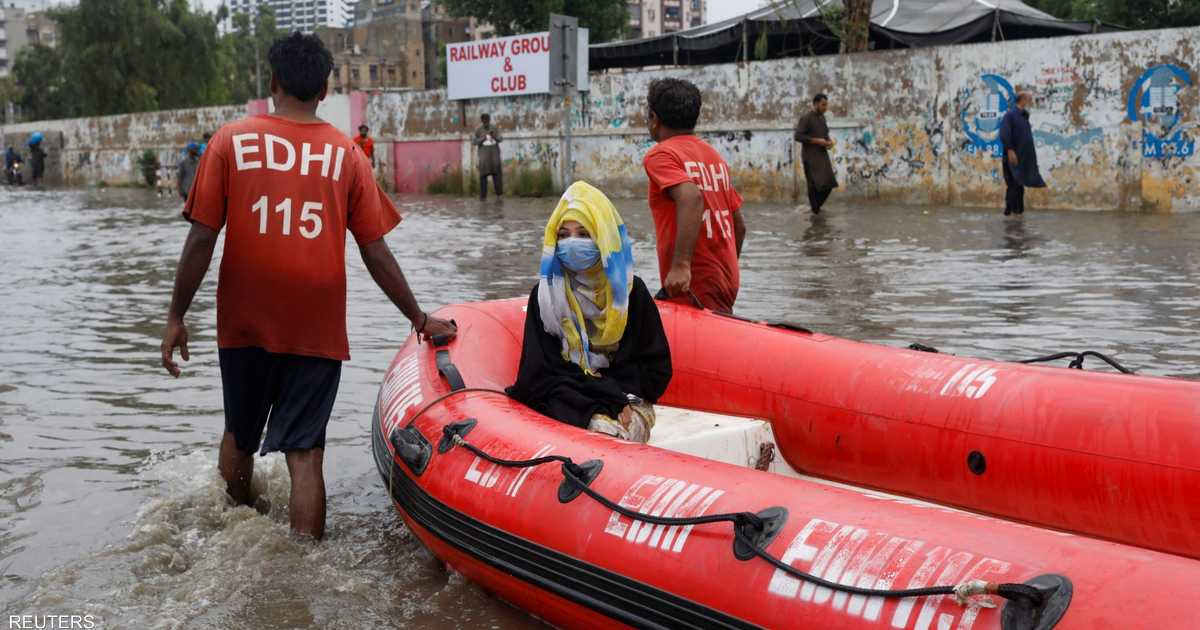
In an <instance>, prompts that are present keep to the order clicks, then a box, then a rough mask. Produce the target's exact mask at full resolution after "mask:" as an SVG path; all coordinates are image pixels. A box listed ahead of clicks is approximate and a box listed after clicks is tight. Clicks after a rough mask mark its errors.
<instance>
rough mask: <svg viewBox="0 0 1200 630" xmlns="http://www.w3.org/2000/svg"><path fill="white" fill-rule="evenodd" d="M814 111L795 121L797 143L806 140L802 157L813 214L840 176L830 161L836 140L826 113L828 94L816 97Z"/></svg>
mask: <svg viewBox="0 0 1200 630" xmlns="http://www.w3.org/2000/svg"><path fill="white" fill-rule="evenodd" d="M812 102H813V108H812V111H810V112H808V113H807V114H805V115H803V116H801V117H800V121H799V122H797V123H796V133H795V138H796V142H800V143H803V145H804V146H803V147H801V149H800V160H801V163H802V165H803V166H804V181H805V183H806V184H808V205H809V207H810V208H811V209H812V213H813V214H819V213H820V212H821V206H823V205H825V200H827V199H829V195H830V194H831V193H832V192H833V189H834V188H837V186H838V183H837V176H836V175H835V174H834V172H833V162H830V161H829V149H831V148H833V139H832V138H830V137H829V123H827V122H825V112H827V111H829V97H828V96H825V95H824V94H818V95H816V96H814V97H813V101H812Z"/></svg>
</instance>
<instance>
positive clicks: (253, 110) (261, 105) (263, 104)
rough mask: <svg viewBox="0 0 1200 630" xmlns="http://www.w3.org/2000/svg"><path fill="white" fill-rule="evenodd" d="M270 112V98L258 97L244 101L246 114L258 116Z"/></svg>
mask: <svg viewBox="0 0 1200 630" xmlns="http://www.w3.org/2000/svg"><path fill="white" fill-rule="evenodd" d="M269 113H271V99H267V98H259V99H251V100H249V101H246V115H247V116H258V115H259V114H269Z"/></svg>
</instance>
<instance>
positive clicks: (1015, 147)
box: [1000, 92, 1046, 216]
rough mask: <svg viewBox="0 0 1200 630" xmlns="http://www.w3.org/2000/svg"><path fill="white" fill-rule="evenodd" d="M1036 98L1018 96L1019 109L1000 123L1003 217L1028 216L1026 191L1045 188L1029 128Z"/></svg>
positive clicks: (1005, 115) (1010, 110)
mask: <svg viewBox="0 0 1200 630" xmlns="http://www.w3.org/2000/svg"><path fill="white" fill-rule="evenodd" d="M1032 104H1033V95H1032V94H1030V93H1029V92H1020V93H1018V94H1017V103H1016V106H1015V107H1013V108H1011V109H1009V110H1008V112H1006V113H1005V114H1004V120H1002V121H1000V144H1001V146H1002V147H1003V149H1004V158H1003V169H1004V185H1005V188H1006V190H1005V192H1004V215H1005V216H1008V215H1011V214H1024V213H1025V189H1026V188H1045V187H1046V182H1045V181H1044V180H1043V179H1042V174H1041V172H1040V171H1038V162H1037V149H1036V148H1035V147H1034V146H1033V128H1032V127H1031V126H1030V124H1029V106H1030V105H1032Z"/></svg>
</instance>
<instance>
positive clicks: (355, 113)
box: [350, 92, 369, 134]
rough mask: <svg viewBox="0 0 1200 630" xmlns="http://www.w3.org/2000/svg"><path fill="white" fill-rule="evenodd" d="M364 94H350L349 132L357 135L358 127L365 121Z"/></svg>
mask: <svg viewBox="0 0 1200 630" xmlns="http://www.w3.org/2000/svg"><path fill="white" fill-rule="evenodd" d="M368 96H369V95H368V94H367V93H366V92H351V93H350V132H351V133H354V134H356V133H358V126H359V125H361V124H363V121H365V120H366V119H367V99H368Z"/></svg>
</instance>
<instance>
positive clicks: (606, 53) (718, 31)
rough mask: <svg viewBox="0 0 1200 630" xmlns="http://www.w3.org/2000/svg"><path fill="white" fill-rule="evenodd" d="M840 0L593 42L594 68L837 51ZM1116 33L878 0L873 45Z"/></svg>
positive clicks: (1010, 8) (968, 5) (1015, 10)
mask: <svg viewBox="0 0 1200 630" xmlns="http://www.w3.org/2000/svg"><path fill="white" fill-rule="evenodd" d="M838 5H839V2H838V0H791V1H787V2H781V3H777V4H775V5H773V6H768V7H764V8H762V9H758V10H756V11H751V12H750V13H747V14H745V15H742V16H739V17H736V18H731V19H728V20H724V21H722V22H717V23H714V24H708V25H705V26H698V27H695V28H690V29H687V30H683V31H678V32H675V33H668V34H666V35H660V36H658V37H647V38H642V39H634V40H627V41H619V42H608V43H604V44H594V45H592V46H590V47H589V63H590V66H591V69H592V70H603V69H605V68H631V67H641V66H653V65H697V64H708V63H727V62H733V61H742V60H744V59H746V58H751V59H755V58H778V57H794V56H808V55H824V54H834V53H837V52H838V51H839V50H840V47H841V42H840V41H839V40H838V38H837V36H836V35H835V34H834V33H833V32H832V31H831V30H830V29H829V28H828V27H827V26H826V25H825V22H824V21H823V16H824V15H825V14H827V13H828V12H829V11H830V9H836V7H838ZM1112 30H1118V29H1116V28H1114V27H1111V26H1108V25H1104V24H1099V23H1093V22H1071V21H1066V20H1059V19H1057V18H1055V17H1053V16H1051V15H1050V14H1048V13H1044V12H1042V11H1039V10H1037V9H1034V8H1033V7H1030V6H1028V5H1025V4H1024V3H1022V2H1019V1H1018V0H875V3H874V5H873V6H872V8H871V33H870V45H871V48H872V49H875V50H880V49H888V48H917V47H924V46H945V45H950V44H963V43H970V42H987V41H1004V40H1010V39H1029V38H1033V37H1058V36H1064V35H1081V34H1085V33H1097V32H1107V31H1112Z"/></svg>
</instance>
